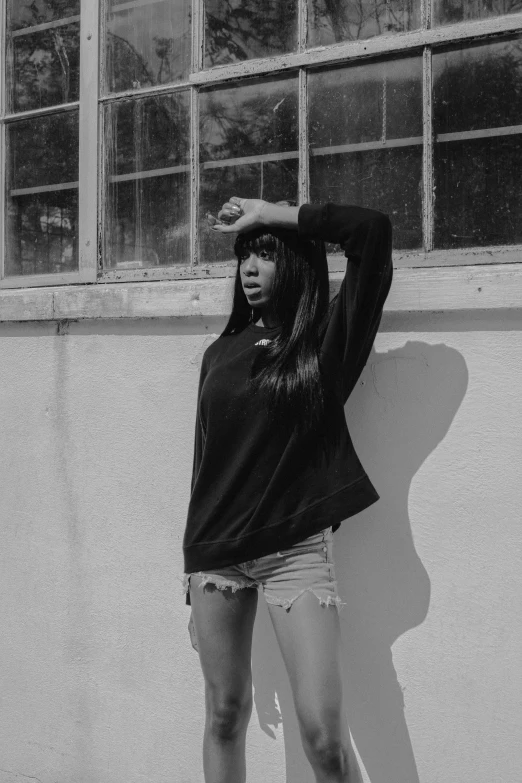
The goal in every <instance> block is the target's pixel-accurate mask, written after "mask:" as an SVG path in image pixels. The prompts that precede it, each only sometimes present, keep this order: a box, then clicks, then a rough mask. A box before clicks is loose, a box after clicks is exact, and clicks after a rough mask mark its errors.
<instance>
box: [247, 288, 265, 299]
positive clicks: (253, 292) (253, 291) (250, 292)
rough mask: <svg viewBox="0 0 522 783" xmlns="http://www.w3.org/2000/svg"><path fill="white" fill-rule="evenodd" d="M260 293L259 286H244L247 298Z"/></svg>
mask: <svg viewBox="0 0 522 783" xmlns="http://www.w3.org/2000/svg"><path fill="white" fill-rule="evenodd" d="M260 293H261V288H260V287H259V286H256V287H255V288H245V294H246V295H247V296H248V297H249V298H252V297H254V296H259V294H260Z"/></svg>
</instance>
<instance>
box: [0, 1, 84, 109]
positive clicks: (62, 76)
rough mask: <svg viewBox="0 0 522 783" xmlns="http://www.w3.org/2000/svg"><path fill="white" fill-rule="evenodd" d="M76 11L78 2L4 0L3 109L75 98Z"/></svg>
mask: <svg viewBox="0 0 522 783" xmlns="http://www.w3.org/2000/svg"><path fill="white" fill-rule="evenodd" d="M79 14H80V2H79V0H54V2H53V0H47V2H35V1H34V0H8V3H7V42H8V66H9V68H8V78H7V96H8V108H9V111H25V110H28V109H38V108H43V107H45V106H54V105H58V104H61V103H69V102H71V101H77V100H78V98H79V67H80V17H79ZM42 27H43V29H42Z"/></svg>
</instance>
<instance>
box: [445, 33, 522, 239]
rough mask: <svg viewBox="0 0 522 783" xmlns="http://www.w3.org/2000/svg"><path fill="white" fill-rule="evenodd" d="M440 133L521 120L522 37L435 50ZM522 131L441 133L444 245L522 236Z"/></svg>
mask: <svg viewBox="0 0 522 783" xmlns="http://www.w3.org/2000/svg"><path fill="white" fill-rule="evenodd" d="M434 123H435V125H434V127H435V132H436V133H437V134H439V133H458V132H465V131H468V130H480V129H483V128H484V129H487V128H490V129H493V128H498V127H506V126H517V125H520V124H522V42H521V41H520V40H519V41H508V42H502V43H498V44H490V45H481V46H477V47H470V48H469V49H465V50H462V51H457V52H447V53H441V54H437V55H436V56H435V58H434ZM521 169H522V134H520V133H515V134H510V135H507V136H494V135H493V136H490V137H487V136H486V137H484V138H471V139H466V138H465V136H464V137H463V138H462V139H458V138H457V139H453V140H450V141H444V140H438V138H437V136H436V144H435V175H436V191H435V192H436V202H435V230H436V246H437V247H466V246H468V247H469V246H473V245H488V244H491V245H496V244H504V243H505V244H510V243H513V242H521V241H522V181H521V178H520V170H521Z"/></svg>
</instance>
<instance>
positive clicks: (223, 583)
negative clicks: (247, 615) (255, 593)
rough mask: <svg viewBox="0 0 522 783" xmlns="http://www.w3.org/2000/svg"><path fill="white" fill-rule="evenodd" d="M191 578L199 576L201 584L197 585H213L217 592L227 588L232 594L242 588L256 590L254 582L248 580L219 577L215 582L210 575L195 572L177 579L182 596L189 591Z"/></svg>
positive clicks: (213, 577)
mask: <svg viewBox="0 0 522 783" xmlns="http://www.w3.org/2000/svg"><path fill="white" fill-rule="evenodd" d="M191 576H200V577H202V579H201V582H200V583H199V586H200V587H205V585H208V584H213V585H214V587H216V588H217V589H218V590H226V588H227V587H230V588H231V590H232V592H233V593H235V592H236V590H239V589H240V588H243V587H255V588H256V589H257V586H258V585H257V584H256V583H255V582H252V581H251V580H250V579H241V578H239V577H237V578H236V579H226V577H223V576H220V577H219V581H216V577H215V576H213V575H212V574H204V573H202V572H201V571H195V572H194V573H192V574H184V575H183V578H181V577H178V579H179V581H180V582H181V583H182V586H183V588H182V593H181V594H182V595H185V594H186V592H187V590H188V589H189V584H190V577H191Z"/></svg>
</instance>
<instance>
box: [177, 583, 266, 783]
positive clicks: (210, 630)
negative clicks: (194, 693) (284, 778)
mask: <svg viewBox="0 0 522 783" xmlns="http://www.w3.org/2000/svg"><path fill="white" fill-rule="evenodd" d="M201 579H202V577H199V576H196V575H193V576H191V578H190V600H191V605H192V618H193V622H194V628H195V632H196V636H197V645H198V652H199V658H200V662H201V668H202V671H203V677H204V679H205V708H206V720H205V732H204V737H203V770H204V775H205V783H245V781H246V761H245V737H246V731H247V728H248V722H249V720H250V715H251V713H252V668H251V660H252V633H253V628H254V620H255V616H256V610H257V601H258V592H257V588H252V587H244V588H240V589H238V590H236V591H235V592H232V589H231V588H229V587H227V588H225V590H218V589H217V588H216V587H215V586H214V585H212V584H211V583H209V584H206V585H205V587H204V588H201V587H200V586H199V585H200V582H201Z"/></svg>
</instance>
